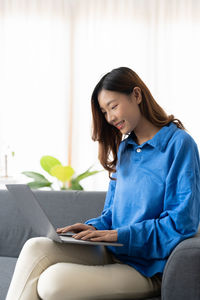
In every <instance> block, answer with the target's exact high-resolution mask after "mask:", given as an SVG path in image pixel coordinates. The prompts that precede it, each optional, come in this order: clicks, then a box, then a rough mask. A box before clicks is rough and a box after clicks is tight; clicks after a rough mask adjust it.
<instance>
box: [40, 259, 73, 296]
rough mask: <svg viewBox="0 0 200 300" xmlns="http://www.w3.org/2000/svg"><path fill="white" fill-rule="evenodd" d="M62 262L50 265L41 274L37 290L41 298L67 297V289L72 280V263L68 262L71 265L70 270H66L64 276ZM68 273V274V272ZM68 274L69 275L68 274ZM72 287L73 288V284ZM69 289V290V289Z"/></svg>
mask: <svg viewBox="0 0 200 300" xmlns="http://www.w3.org/2000/svg"><path fill="white" fill-rule="evenodd" d="M62 264H63V263H56V264H54V265H51V266H50V267H48V268H47V269H46V270H45V271H44V272H43V273H42V274H41V275H40V278H39V280H38V285H37V290H38V294H39V296H40V298H41V299H45V300H54V299H59V300H62V299H66V294H68V292H67V290H68V288H70V286H71V284H72V282H71V280H70V278H71V276H70V274H71V270H70V266H71V265H72V264H67V263H65V265H68V267H69V270H68V271H69V272H66V269H67V268H65V275H64V276H63V272H62ZM67 273H68V274H67ZM66 275H68V276H66ZM71 288H73V287H72V286H71ZM68 291H69V290H68Z"/></svg>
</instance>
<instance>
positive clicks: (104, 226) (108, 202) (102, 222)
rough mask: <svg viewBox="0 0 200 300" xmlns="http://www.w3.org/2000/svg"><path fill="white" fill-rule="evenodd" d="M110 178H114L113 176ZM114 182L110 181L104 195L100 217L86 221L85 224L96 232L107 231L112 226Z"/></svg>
mask: <svg viewBox="0 0 200 300" xmlns="http://www.w3.org/2000/svg"><path fill="white" fill-rule="evenodd" d="M112 177H115V176H114V175H113V176H112ZM115 186H116V180H113V179H111V180H110V183H109V187H108V191H107V194H106V199H105V204H104V209H103V211H102V214H101V216H99V217H97V218H94V219H90V220H87V221H86V222H85V224H88V225H92V226H94V227H95V228H96V229H97V230H109V229H110V228H111V225H112V205H113V198H114V194H115Z"/></svg>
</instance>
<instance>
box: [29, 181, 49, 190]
mask: <svg viewBox="0 0 200 300" xmlns="http://www.w3.org/2000/svg"><path fill="white" fill-rule="evenodd" d="M51 185H52V183H51V182H49V181H48V182H42V181H32V182H29V183H28V186H29V187H30V188H31V189H39V188H42V187H50V186H51Z"/></svg>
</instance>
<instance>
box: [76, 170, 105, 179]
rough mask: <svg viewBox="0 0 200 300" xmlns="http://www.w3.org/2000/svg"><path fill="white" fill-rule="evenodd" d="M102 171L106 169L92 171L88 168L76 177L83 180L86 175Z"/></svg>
mask: <svg viewBox="0 0 200 300" xmlns="http://www.w3.org/2000/svg"><path fill="white" fill-rule="evenodd" d="M102 171H104V170H101V171H91V172H90V171H89V169H88V170H87V171H85V172H84V173H82V174H80V175H78V176H77V177H76V178H75V179H76V180H77V182H79V181H81V180H83V179H84V178H86V177H89V176H92V175H94V174H97V173H99V172H102Z"/></svg>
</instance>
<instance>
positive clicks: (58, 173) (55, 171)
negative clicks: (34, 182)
mask: <svg viewBox="0 0 200 300" xmlns="http://www.w3.org/2000/svg"><path fill="white" fill-rule="evenodd" d="M74 173H75V171H74V169H73V168H72V167H70V166H59V165H57V166H54V167H53V168H51V170H50V174H51V175H52V176H54V177H56V178H57V179H58V180H60V181H62V182H63V183H65V182H66V181H69V180H70V179H71V177H72V175H73V174H74Z"/></svg>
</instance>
